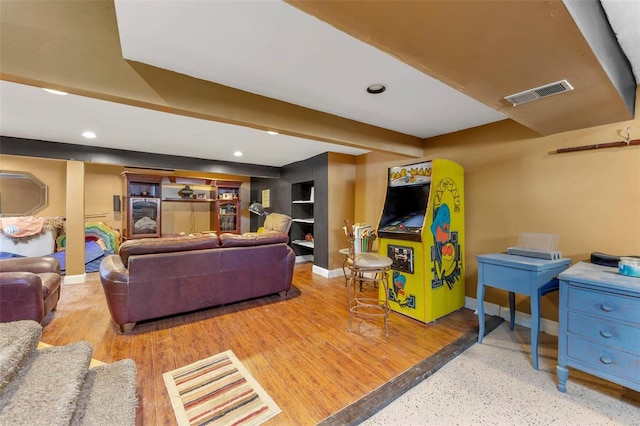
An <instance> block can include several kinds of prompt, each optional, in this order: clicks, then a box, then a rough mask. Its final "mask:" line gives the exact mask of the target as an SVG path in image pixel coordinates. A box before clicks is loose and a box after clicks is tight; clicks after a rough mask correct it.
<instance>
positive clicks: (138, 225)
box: [122, 171, 242, 239]
mask: <svg viewBox="0 0 640 426" xmlns="http://www.w3.org/2000/svg"><path fill="white" fill-rule="evenodd" d="M122 182H123V194H124V197H123V198H124V203H123V206H124V209H123V210H124V211H123V213H124V216H123V217H124V226H123V234H122V235H123V236H124V238H126V239H132V238H154V237H160V236H162V235H180V234H190V233H194V232H205V231H215V232H217V233H223V232H230V233H236V234H239V233H241V229H240V218H241V211H240V186H241V184H242V182H239V181H229V180H219V179H210V178H198V177H186V176H174V175H154V174H143V173H134V172H129V171H125V172H123V173H122Z"/></svg>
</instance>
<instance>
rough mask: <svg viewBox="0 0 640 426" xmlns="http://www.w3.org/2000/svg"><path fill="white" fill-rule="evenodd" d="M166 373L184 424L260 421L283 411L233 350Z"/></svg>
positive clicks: (252, 422)
mask: <svg viewBox="0 0 640 426" xmlns="http://www.w3.org/2000/svg"><path fill="white" fill-rule="evenodd" d="M162 377H163V379H164V383H165V385H166V387H167V391H168V392H169V397H170V398H171V404H172V405H173V411H174V412H175V414H176V419H177V420H178V424H179V425H180V426H182V425H259V424H261V423H263V422H265V421H267V420H269V419H270V418H272V417H274V416H275V415H277V414H278V413H280V411H281V410H280V408H279V407H278V406H277V405H276V404H275V403H274V402H273V400H272V399H271V397H269V395H267V393H266V392H265V391H264V389H262V387H261V386H260V384H258V382H257V381H256V380H255V379H254V378H253V377H252V376H251V374H250V373H249V371H248V370H247V369H246V368H245V367H244V366H243V365H242V363H241V362H240V360H239V359H238V358H237V357H236V356H235V355H234V353H233V352H232V351H230V350H229V351H226V352H222V353H220V354H218V355H214V356H212V357H209V358H206V359H203V360H201V361H197V362H194V363H193V364H190V365H187V366H184V367H181V368H178V369H176V370H173V371H170V372H168V373H164V374H163V375H162Z"/></svg>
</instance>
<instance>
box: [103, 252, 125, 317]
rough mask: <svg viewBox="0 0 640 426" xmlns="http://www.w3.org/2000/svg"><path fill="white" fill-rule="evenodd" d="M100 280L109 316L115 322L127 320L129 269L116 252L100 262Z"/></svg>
mask: <svg viewBox="0 0 640 426" xmlns="http://www.w3.org/2000/svg"><path fill="white" fill-rule="evenodd" d="M100 281H101V282H102V288H103V289H104V296H105V298H106V300H107V306H108V307H109V312H110V313H111V317H112V318H113V319H114V320H115V322H116V323H117V324H126V323H128V322H130V321H129V271H128V270H127V268H126V267H125V265H124V263H122V259H121V258H120V256H119V255H117V254H110V255H108V256H106V257H105V258H104V259H102V262H101V263H100Z"/></svg>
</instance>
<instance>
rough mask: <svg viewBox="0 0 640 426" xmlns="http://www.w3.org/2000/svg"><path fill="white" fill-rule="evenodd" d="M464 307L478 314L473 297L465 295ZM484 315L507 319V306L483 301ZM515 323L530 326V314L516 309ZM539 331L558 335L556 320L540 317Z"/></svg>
mask: <svg viewBox="0 0 640 426" xmlns="http://www.w3.org/2000/svg"><path fill="white" fill-rule="evenodd" d="M464 307H465V308H467V309H471V310H473V311H474V312H475V313H476V315H477V314H478V301H477V300H476V299H475V298H473V297H465V303H464ZM484 313H485V315H495V316H497V317H500V318H502V319H504V320H505V321H509V307H508V306H500V305H498V304H495V303H491V302H484ZM515 323H516V324H518V325H521V326H523V327H527V328H531V314H526V313H524V312H520V311H516V320H515ZM540 331H541V332H544V333H547V334H549V335H551V336H557V335H558V322H557V321H552V320H548V319H546V318H540Z"/></svg>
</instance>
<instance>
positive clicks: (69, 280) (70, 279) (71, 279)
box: [62, 273, 87, 284]
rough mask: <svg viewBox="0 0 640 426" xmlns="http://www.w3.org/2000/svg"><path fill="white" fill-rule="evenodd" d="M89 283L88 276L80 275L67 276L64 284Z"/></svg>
mask: <svg viewBox="0 0 640 426" xmlns="http://www.w3.org/2000/svg"><path fill="white" fill-rule="evenodd" d="M86 281H87V274H86V273H84V274H79V275H65V276H64V280H63V281H62V283H63V284H83V283H84V282H86Z"/></svg>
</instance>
